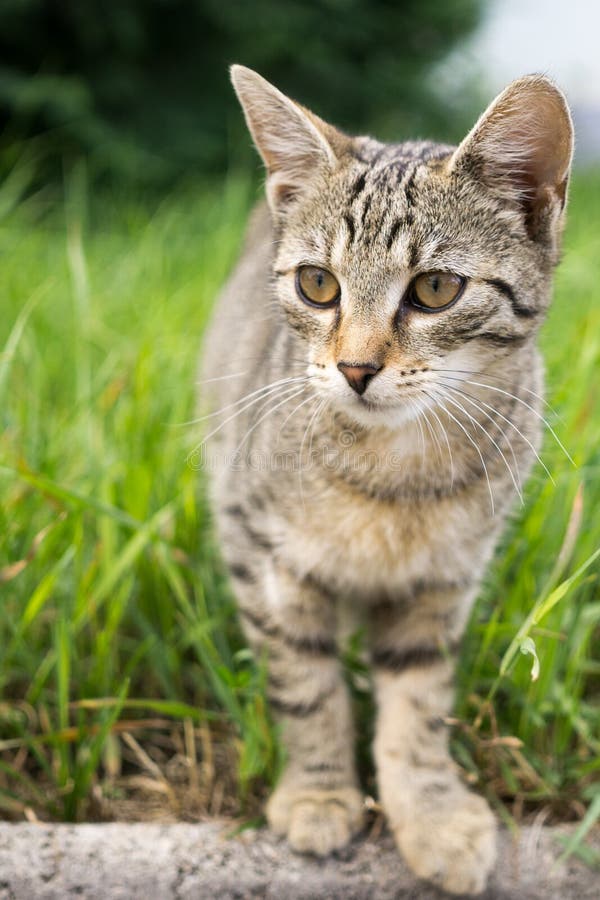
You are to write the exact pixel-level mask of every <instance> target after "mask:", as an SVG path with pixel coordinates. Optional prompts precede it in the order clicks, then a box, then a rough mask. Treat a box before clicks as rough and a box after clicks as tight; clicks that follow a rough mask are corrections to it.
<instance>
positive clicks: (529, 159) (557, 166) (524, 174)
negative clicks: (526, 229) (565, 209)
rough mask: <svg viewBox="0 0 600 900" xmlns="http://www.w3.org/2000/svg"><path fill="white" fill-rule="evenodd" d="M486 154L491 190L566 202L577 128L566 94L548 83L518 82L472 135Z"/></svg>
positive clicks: (476, 144)
mask: <svg viewBox="0 0 600 900" xmlns="http://www.w3.org/2000/svg"><path fill="white" fill-rule="evenodd" d="M472 143H473V145H474V149H475V151H476V152H477V150H479V152H480V153H481V154H482V155H483V157H484V160H485V173H486V176H487V179H486V180H488V182H489V183H490V186H492V187H493V186H494V179H498V180H499V181H500V184H499V185H498V187H500V188H508V189H509V192H510V189H511V187H512V190H513V193H514V194H515V195H516V196H517V197H518V196H521V198H522V199H526V198H529V199H533V198H535V197H540V196H541V195H545V194H546V192H547V189H550V190H551V191H554V192H556V194H557V195H558V196H560V197H561V199H564V194H565V183H566V179H567V176H568V172H569V166H570V162H571V149H572V129H571V122H570V118H569V114H568V111H567V108H566V105H565V103H564V100H563V98H562V96H561V95H560V94H559V92H558V91H557V90H556V89H555V88H553V87H552V86H551V85H550V83H549V82H546V81H541V82H537V83H536V82H535V81H529V80H525V81H524V83H519V82H517V83H516V85H515V86H514V87H513V88H512V90H511V88H508V91H507V94H506V96H504V97H502V96H501V97H500V98H499V100H498V101H497V102H496V104H495V105H493V106H492V108H491V109H490V111H489V113H488V115H487V116H486V117H484V119H483V121H482V122H481V123H480V124H479V126H478V127H477V129H476V131H475V133H474V134H473V136H472Z"/></svg>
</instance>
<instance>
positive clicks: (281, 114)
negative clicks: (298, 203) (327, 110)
mask: <svg viewBox="0 0 600 900" xmlns="http://www.w3.org/2000/svg"><path fill="white" fill-rule="evenodd" d="M231 80H232V82H233V86H234V88H235V92H236V94H237V96H238V99H239V101H240V103H241V105H242V109H243V110H244V115H245V117H246V123H247V125H248V128H249V130H250V133H251V135H252V137H253V138H254V143H255V144H256V148H257V150H258V152H259V153H260V155H261V156H262V158H263V162H264V164H265V166H266V168H267V198H268V200H269V204H270V206H271V208H272V209H273V210H274V211H279V210H280V209H281V208H282V207H284V206H286V205H287V204H289V203H290V202H291V201H293V200H294V199H296V198H297V197H299V196H300V195H301V194H302V193H303V192H304V191H306V190H307V189H308V188H309V186H310V185H311V183H312V182H313V181H314V179H315V178H317V177H318V176H319V174H324V173H327V172H331V171H333V169H334V168H335V167H336V165H337V156H336V149H335V147H336V144H337V145H338V147H337V149H338V150H339V147H340V144H341V143H343V142H344V141H345V140H347V139H346V138H345V137H344V135H342V134H341V132H338V131H337V129H335V128H333V127H332V126H331V125H327V123H326V122H323V121H322V120H321V119H319V117H318V116H315V115H314V113H311V112H309V110H307V109H305V108H304V107H303V106H300V104H299V103H296V102H295V101H294V100H290V98H289V97H286V95H285V94H282V93H281V91H279V90H278V89H277V88H276V87H274V86H273V85H272V84H270V83H269V82H268V81H266V80H265V79H264V78H262V77H261V76H260V75H259V74H258V73H257V72H254V71H253V70H252V69H247V68H246V67H245V66H238V65H235V66H232V67H231Z"/></svg>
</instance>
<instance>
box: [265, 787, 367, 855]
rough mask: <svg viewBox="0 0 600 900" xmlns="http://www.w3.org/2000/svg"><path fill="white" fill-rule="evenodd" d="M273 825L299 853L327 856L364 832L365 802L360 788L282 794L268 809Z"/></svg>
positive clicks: (282, 791)
mask: <svg viewBox="0 0 600 900" xmlns="http://www.w3.org/2000/svg"><path fill="white" fill-rule="evenodd" d="M267 818H268V821H269V825H270V826H271V828H272V829H273V831H275V832H276V833H277V834H284V835H286V836H287V839H288V841H289V842H290V845H291V847H292V848H293V849H294V850H296V851H297V852H298V853H314V854H315V855H317V856H327V855H328V854H329V853H332V852H333V851H334V850H340V849H341V848H342V847H345V846H346V844H348V843H349V842H350V841H351V839H352V837H353V836H354V835H355V834H356V833H357V832H358V831H359V830H360V828H361V825H362V821H363V800H362V796H361V794H360V792H359V791H357V790H356V788H352V787H348V788H341V789H339V790H329V791H322V790H312V791H311V790H298V791H294V790H289V789H284V790H281V789H280V790H278V791H276V792H275V793H274V794H273V796H272V797H271V800H270V801H269V803H268V805H267Z"/></svg>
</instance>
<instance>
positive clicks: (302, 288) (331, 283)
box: [296, 266, 340, 306]
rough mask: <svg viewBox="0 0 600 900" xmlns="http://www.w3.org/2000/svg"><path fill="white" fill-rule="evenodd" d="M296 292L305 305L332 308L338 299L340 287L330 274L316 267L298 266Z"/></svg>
mask: <svg viewBox="0 0 600 900" xmlns="http://www.w3.org/2000/svg"><path fill="white" fill-rule="evenodd" d="M296 290H297V291H298V294H299V295H300V297H301V299H302V300H304V302H305V303H310V304H312V305H314V306H333V305H334V303H337V301H338V300H339V297H340V286H339V284H338V282H337V280H336V279H335V278H334V277H333V275H332V274H331V272H328V271H327V269H320V268H319V267H318V266H300V268H299V269H298V271H297V272H296Z"/></svg>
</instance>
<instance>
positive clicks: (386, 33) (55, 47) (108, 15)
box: [0, 0, 482, 186]
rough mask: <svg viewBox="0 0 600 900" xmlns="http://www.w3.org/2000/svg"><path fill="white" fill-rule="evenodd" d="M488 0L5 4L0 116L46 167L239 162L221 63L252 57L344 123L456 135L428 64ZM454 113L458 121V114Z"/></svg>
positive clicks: (148, 168) (170, 168)
mask: <svg viewBox="0 0 600 900" xmlns="http://www.w3.org/2000/svg"><path fill="white" fill-rule="evenodd" d="M481 9H482V0H456V2H453V3H448V4H446V3H440V2H439V0H402V2H395V0H308V2H301V0H252V2H247V0H226V2H223V0H118V2H115V0H112V2H111V0H109V2H106V0H86V2H85V3H82V2H80V0H3V3H2V4H0V123H2V124H3V125H4V129H5V130H4V141H3V144H2V148H3V157H4V161H5V165H6V164H7V163H8V164H10V163H11V162H12V161H13V159H14V152H15V150H18V146H19V143H18V142H19V139H21V140H22V139H25V138H27V137H31V136H33V135H43V136H44V140H43V142H40V143H39V144H38V146H39V148H40V154H41V155H43V157H44V162H45V164H46V167H47V170H46V171H48V172H51V171H54V172H55V173H56V172H57V171H59V170H60V167H61V166H62V165H63V163H64V160H65V159H71V158H73V157H77V156H79V155H81V154H85V155H86V157H87V158H88V160H89V164H90V166H89V168H90V171H91V172H92V173H93V175H94V177H95V178H96V177H105V178H112V179H114V178H117V179H120V180H126V181H130V182H134V183H136V184H137V183H140V182H142V183H151V184H161V185H163V186H164V185H165V184H167V183H169V182H170V181H172V180H173V179H174V178H177V177H178V176H181V175H182V174H185V175H188V176H189V175H192V176H194V175H198V174H199V173H203V172H207V171H208V172H219V171H221V172H222V171H223V170H224V169H225V168H226V167H228V166H230V165H231V164H238V163H245V162H247V161H248V155H249V154H248V147H249V142H248V138H247V136H246V133H245V131H244V130H243V125H242V121H241V117H240V115H239V112H238V109H237V106H236V101H235V99H234V96H233V93H232V91H231V87H230V85H229V79H228V67H229V65H230V64H231V63H233V62H241V63H243V64H245V65H247V66H250V67H252V68H256V69H257V70H259V71H260V72H261V74H263V75H264V76H265V77H266V78H268V79H270V80H272V81H273V82H274V83H276V84H277V85H278V86H279V87H281V89H282V90H284V91H286V92H288V93H290V94H291V96H294V97H296V98H298V99H301V100H302V101H303V102H304V103H306V104H307V105H309V106H310V105H312V106H314V107H315V109H316V110H318V111H319V112H320V113H321V114H322V115H323V116H324V117H330V118H331V120H332V121H334V122H335V123H336V124H337V125H338V126H339V127H341V128H347V129H358V130H360V131H362V130H369V129H373V130H375V131H377V132H378V133H379V134H381V135H383V136H384V137H385V136H388V137H392V136H395V137H396V139H401V138H402V137H414V136H415V135H419V134H422V135H425V134H433V135H434V136H435V134H438V135H444V136H445V137H446V138H448V136H450V137H452V136H455V137H458V136H459V135H460V129H461V126H462V125H463V124H465V123H464V112H465V104H464V97H463V98H461V102H459V103H454V104H453V103H452V102H448V98H445V99H444V100H442V99H441V97H440V95H439V93H438V92H437V91H436V90H435V89H434V87H433V86H432V84H431V82H430V81H429V80H428V78H427V75H428V73H429V72H430V71H431V68H432V66H433V65H434V64H435V63H437V62H439V61H440V60H442V59H443V58H444V57H445V56H447V55H448V53H449V52H450V51H451V50H452V49H453V47H454V46H455V45H456V42H457V41H458V40H459V39H461V38H464V37H466V36H467V35H468V34H469V33H471V32H472V31H473V29H474V28H475V26H476V25H477V23H478V21H479V18H480V15H481ZM461 114H462V118H463V121H461Z"/></svg>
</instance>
